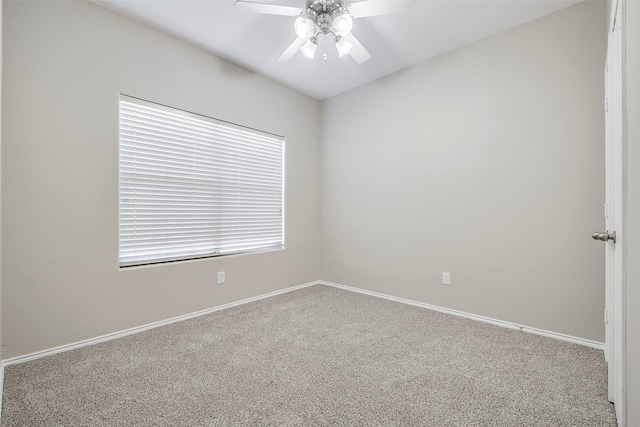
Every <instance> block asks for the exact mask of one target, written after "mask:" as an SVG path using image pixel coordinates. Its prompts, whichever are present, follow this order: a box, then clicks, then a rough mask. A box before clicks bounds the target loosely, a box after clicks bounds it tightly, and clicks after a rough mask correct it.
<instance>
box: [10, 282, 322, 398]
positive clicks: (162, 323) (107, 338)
mask: <svg viewBox="0 0 640 427" xmlns="http://www.w3.org/2000/svg"><path fill="white" fill-rule="evenodd" d="M319 283H320V282H319V281H315V282H309V283H303V284H302V285H296V286H291V287H289V288H285V289H280V290H277V291H273V292H269V293H266V294H262V295H258V296H255V297H251V298H246V299H243V300H240V301H234V302H230V303H228V304H223V305H219V306H216V307H212V308H207V309H205V310H200V311H196V312H193V313H189V314H184V315H182V316H177V317H172V318H171V319H166V320H160V321H158V322H153V323H149V324H147V325H142V326H137V327H135V328H131V329H125V330H124V331H119V332H113V333H110V334H106V335H102V336H99V337H95V338H89V339H87V340H83V341H78V342H75V343H71V344H65V345H61V346H59V347H54V348H50V349H47V350H42V351H37V352H35V353H30V354H25V355H23V356H17V357H12V358H10V359H6V360H3V361H2V364H1V368H2V369H1V372H2V373H3V374H4V367H5V366H8V365H15V364H18V363H24V362H28V361H30V360H35V359H40V358H41V357H46V356H51V355H54V354H58V353H62V352H65V351H70V350H75V349H77V348H81V347H86V346H88V345H92V344H98V343H101V342H104V341H110V340H114V339H117V338H122V337H126V336H127V335H132V334H137V333H139V332H143V331H146V330H149V329H153V328H158V327H160V326H165V325H169V324H171V323H176V322H180V321H182V320H187V319H192V318H194V317H199V316H204V315H205V314H209V313H213V312H215V311H220V310H224V309H227V308H231V307H235V306H238V305H242V304H247V303H250V302H253V301H258V300H261V299H265V298H269V297H273V296H276V295H280V294H284V293H287V292H291V291H296V290H298V289H302V288H306V287H309V286H313V285H317V284H319ZM1 391H2V390H0V392H1ZM0 396H2V394H1V393H0Z"/></svg>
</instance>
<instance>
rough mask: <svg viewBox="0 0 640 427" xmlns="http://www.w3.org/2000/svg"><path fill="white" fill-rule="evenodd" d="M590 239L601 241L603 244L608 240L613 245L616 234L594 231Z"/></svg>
mask: <svg viewBox="0 0 640 427" xmlns="http://www.w3.org/2000/svg"><path fill="white" fill-rule="evenodd" d="M591 237H593V240H602V241H603V242H606V241H608V240H613V243H615V242H616V232H615V231H614V232H613V233H609V231H608V230H607V231H605V232H604V233H603V232H601V231H596V232H595V233H593V234H592V235H591Z"/></svg>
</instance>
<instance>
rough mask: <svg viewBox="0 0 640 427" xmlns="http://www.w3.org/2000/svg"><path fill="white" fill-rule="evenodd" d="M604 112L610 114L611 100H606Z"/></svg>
mask: <svg viewBox="0 0 640 427" xmlns="http://www.w3.org/2000/svg"><path fill="white" fill-rule="evenodd" d="M604 111H605V112H607V113H608V112H609V98H605V99H604Z"/></svg>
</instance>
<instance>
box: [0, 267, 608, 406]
mask: <svg viewBox="0 0 640 427" xmlns="http://www.w3.org/2000/svg"><path fill="white" fill-rule="evenodd" d="M314 285H326V286H332V287H334V288H340V289H344V290H347V291H351V292H358V293H361V294H365V295H370V296H374V297H378V298H384V299H388V300H391V301H396V302H401V303H403V304H409V305H413V306H417V307H422V308H426V309H429V310H434V311H439V312H441V313H447V314H453V315H454V316H460V317H466V318H468V319H473V320H477V321H480V322H485V323H491V324H493V325H498V326H502V327H505V328H510V329H518V330H520V331H523V332H528V333H532V334H536V335H543V336H546V337H550V338H555V339H558V340H561V341H568V342H571V343H574V344H580V345H584V346H587V347H593V348H597V349H599V350H603V351H604V343H601V342H597V341H591V340H587V339H584V338H578V337H573V336H570V335H565V334H560V333H557V332H551V331H545V330H542V329H537V328H532V327H529V326H524V325H517V324H515V323H511V322H506V321H503V320H497V319H492V318H490V317H484V316H479V315H476V314H471V313H465V312H463V311H458V310H452V309H449V308H445V307H438V306H435V305H431V304H426V303H423V302H419V301H413V300H409V299H405V298H399V297H394V296H392V295H387V294H382V293H379V292H373V291H367V290H365V289H360V288H354V287H351V286H345V285H341V284H338V283H332V282H326V281H323V280H316V281H314V282H308V283H303V284H301V285H297V286H291V287H289V288H285V289H280V290H277V291H274V292H269V293H266V294H262V295H258V296H255V297H251V298H246V299H243V300H240V301H235V302H231V303H228V304H223V305H220V306H216V307H212V308H208V309H205V310H200V311H196V312H194V313H189V314H185V315H182V316H177V317H173V318H171V319H166V320H161V321H158V322H154V323H149V324H147V325H142V326H138V327H135V328H131V329H126V330H124V331H119V332H113V333H110V334H106V335H102V336H99V337H95V338H89V339H87V340H83V341H78V342H75V343H71V344H66V345H62V346H59V347H54V348H50V349H47V350H42V351H38V352H35V353H30V354H25V355H22V356H17V357H12V358H10V359H6V360H3V361H2V363H1V364H0V396H2V386H3V383H4V367H5V366H8V365H15V364H18V363H24V362H28V361H30V360H35V359H39V358H41V357H46V356H51V355H54V354H58V353H62V352H65V351H70V350H75V349H77V348H81V347H85V346H88V345H92V344H98V343H101V342H104V341H110V340H114V339H117V338H122V337H125V336H127V335H132V334H136V333H139V332H143V331H146V330H149V329H153V328H158V327H160V326H164V325H169V324H171V323H175V322H180V321H182V320H187V319H191V318H194V317H199V316H203V315H205V314H209V313H213V312H215V311H220V310H224V309H227V308H231V307H235V306H238V305H242V304H247V303H250V302H253V301H258V300H261V299H265V298H269V297H273V296H276V295H280V294H284V293H287V292H292V291H295V290H298V289H302V288H306V287H309V286H314ZM0 405H1V401H0ZM0 409H1V406H0Z"/></svg>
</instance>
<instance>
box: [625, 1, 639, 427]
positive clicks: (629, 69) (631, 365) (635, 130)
mask: <svg viewBox="0 0 640 427" xmlns="http://www.w3.org/2000/svg"><path fill="white" fill-rule="evenodd" d="M625 6H626V20H625V26H624V28H625V32H626V34H625V35H626V42H627V45H626V77H627V79H626V80H627V81H626V84H627V88H626V101H627V117H628V119H627V194H626V200H627V223H626V226H627V283H626V285H627V354H626V360H627V404H626V408H627V425H628V426H640V405H638V402H640V363H639V361H640V82H639V81H638V76H640V2H637V1H626V2H625Z"/></svg>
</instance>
